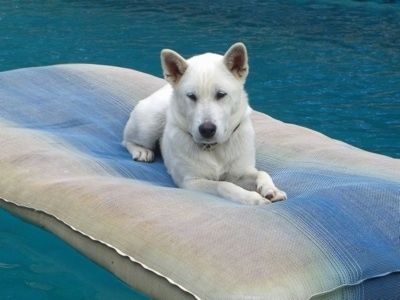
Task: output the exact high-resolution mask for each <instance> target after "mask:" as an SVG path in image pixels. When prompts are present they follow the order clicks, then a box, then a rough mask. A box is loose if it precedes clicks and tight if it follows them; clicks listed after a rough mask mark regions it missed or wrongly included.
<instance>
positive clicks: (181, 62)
mask: <svg viewBox="0 0 400 300" xmlns="http://www.w3.org/2000/svg"><path fill="white" fill-rule="evenodd" d="M161 65H162V68H163V72H164V78H165V80H167V81H168V82H169V83H170V84H171V85H172V86H175V85H176V84H177V83H178V82H179V80H180V79H181V78H182V76H183V74H184V73H185V71H186V69H187V67H188V64H187V63H186V60H185V59H184V58H183V57H182V56H180V55H179V54H178V53H176V52H175V51H172V50H169V49H164V50H162V51H161Z"/></svg>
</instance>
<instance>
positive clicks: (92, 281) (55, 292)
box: [0, 211, 148, 300]
mask: <svg viewBox="0 0 400 300" xmlns="http://www.w3.org/2000/svg"><path fill="white" fill-rule="evenodd" d="M0 299H18V300H19V299H32V300H33V299H65V300H67V299H104V300H106V299H107V300H108V299H143V300H144V299H148V298H147V297H145V296H144V295H142V294H139V293H137V292H135V291H133V290H132V289H131V288H130V287H128V286H127V285H125V284H124V283H122V282H121V281H119V280H118V279H117V278H116V277H114V276H113V275H112V274H110V273H109V272H108V271H106V270H104V269H102V268H100V267H99V266H97V265H96V264H95V263H93V262H91V261H90V260H88V259H87V258H86V257H84V256H83V255H82V254H80V253H79V252H77V251H76V250H74V249H73V248H71V247H69V246H67V245H66V244H65V243H64V242H62V241H61V240H59V239H56V238H54V236H53V235H52V234H50V233H48V232H46V231H44V230H42V229H40V228H38V227H36V226H33V225H30V224H28V223H25V222H23V221H21V220H19V219H17V218H16V217H14V216H12V215H10V214H8V213H6V212H4V211H1V212H0Z"/></svg>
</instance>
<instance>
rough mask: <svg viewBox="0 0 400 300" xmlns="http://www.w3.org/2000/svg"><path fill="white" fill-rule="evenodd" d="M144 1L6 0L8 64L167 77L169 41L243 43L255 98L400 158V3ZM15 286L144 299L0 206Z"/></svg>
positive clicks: (181, 44)
mask: <svg viewBox="0 0 400 300" xmlns="http://www.w3.org/2000/svg"><path fill="white" fill-rule="evenodd" d="M140 2H141V1H137V2H136V1H127V0H126V1H121V0H120V1H107V0H97V1H94V0H93V1H89V0H86V1H85V0H80V1H74V0H45V1H28V0H20V1H18V0H10V1H1V9H0V71H4V70H11V69H16V68H22V67H32V66H41V65H50V64H59V63H97V64H108V65H117V66H121V67H127V68H133V69H137V70H140V71H143V72H148V73H151V74H154V75H157V76H161V69H160V64H159V52H160V50H161V48H165V47H168V48H172V49H175V50H177V51H178V52H180V53H181V54H182V55H184V56H191V55H193V54H197V53H202V52H206V51H212V52H220V53H221V52H224V51H225V50H226V49H227V48H228V47H229V46H230V45H231V44H232V43H234V42H236V41H242V42H244V43H245V44H246V45H247V47H248V50H249V55H250V75H249V78H248V81H247V84H246V87H247V91H248V93H249V96H250V102H251V104H252V106H253V108H255V109H256V110H260V111H262V112H264V113H266V114H269V115H271V116H272V117H275V118H278V119H280V120H282V121H285V122H290V123H295V124H298V125H302V126H306V127H309V128H312V129H314V130H318V131H320V132H322V133H324V134H326V135H328V136H330V137H333V138H336V139H340V140H343V141H345V142H348V143H350V144H352V145H354V146H356V147H360V148H363V149H365V150H368V151H373V152H376V153H380V154H384V155H389V156H392V157H397V158H400V50H399V49H400V4H399V3H396V1H246V2H244V1H235V0H233V1H201V3H195V2H194V1H192V2H188V1H185V3H184V4H182V3H183V2H181V1H161V0H159V1H147V2H145V3H140ZM198 2H200V1H198ZM39 241H40V242H39ZM5 296H10V297H11V298H14V299H24V298H30V299H111V298H114V299H132V298H133V299H141V298H143V297H142V296H140V295H138V294H136V293H135V292H134V291H132V290H131V289H129V288H128V287H127V286H126V285H124V284H123V283H121V282H120V281H118V280H117V279H115V278H114V277H113V276H112V275H111V274H109V273H108V272H106V271H104V270H103V269H101V268H99V267H98V266H96V265H95V264H93V263H91V262H90V261H88V260H87V259H85V258H84V257H82V256H81V255H80V254H79V253H77V252H75V251H74V250H73V249H71V248H69V247H68V246H67V245H65V244H64V243H63V242H61V241H60V240H58V239H57V238H55V237H54V236H52V235H51V234H48V233H46V232H44V231H43V230H41V229H38V228H36V227H34V226H31V225H28V224H26V223H24V222H22V221H20V220H18V219H16V218H14V217H11V216H10V215H8V214H7V213H5V212H3V211H0V298H2V297H4V298H6V297H5Z"/></svg>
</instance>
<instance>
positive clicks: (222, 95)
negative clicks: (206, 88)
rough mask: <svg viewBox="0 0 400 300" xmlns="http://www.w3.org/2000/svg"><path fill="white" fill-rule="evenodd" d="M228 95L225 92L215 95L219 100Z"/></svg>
mask: <svg viewBox="0 0 400 300" xmlns="http://www.w3.org/2000/svg"><path fill="white" fill-rule="evenodd" d="M225 96H226V93H225V92H221V91H219V92H217V94H216V95H215V98H217V100H221V99H222V98H224V97H225Z"/></svg>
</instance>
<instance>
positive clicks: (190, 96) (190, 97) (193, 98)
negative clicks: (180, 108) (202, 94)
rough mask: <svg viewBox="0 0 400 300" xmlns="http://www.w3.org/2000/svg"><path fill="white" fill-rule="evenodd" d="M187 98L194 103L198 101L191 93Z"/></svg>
mask: <svg viewBox="0 0 400 300" xmlns="http://www.w3.org/2000/svg"><path fill="white" fill-rule="evenodd" d="M186 96H187V97H188V98H189V99H190V100H192V101H197V96H196V95H195V94H194V93H189V94H187V95H186Z"/></svg>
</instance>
